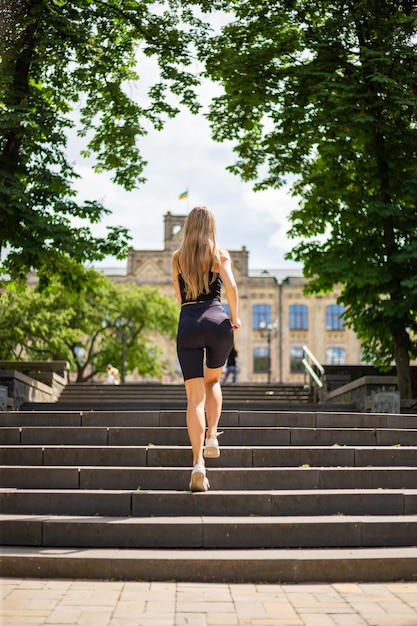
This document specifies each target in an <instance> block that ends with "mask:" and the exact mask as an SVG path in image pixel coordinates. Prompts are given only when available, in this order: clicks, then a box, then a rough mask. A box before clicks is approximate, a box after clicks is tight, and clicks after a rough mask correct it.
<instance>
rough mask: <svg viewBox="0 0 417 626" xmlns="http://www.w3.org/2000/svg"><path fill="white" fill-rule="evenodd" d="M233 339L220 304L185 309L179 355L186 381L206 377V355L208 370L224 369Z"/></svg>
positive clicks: (179, 336) (181, 322)
mask: <svg viewBox="0 0 417 626" xmlns="http://www.w3.org/2000/svg"><path fill="white" fill-rule="evenodd" d="M233 339H234V337H233V329H232V325H231V323H230V319H229V318H228V317H227V315H226V312H225V310H224V309H223V307H222V305H221V304H220V302H219V301H218V300H209V301H208V302H197V303H195V304H186V305H185V306H183V307H182V308H181V314H180V319H179V324H178V335H177V352H178V359H179V362H180V365H181V370H182V374H183V376H184V380H189V379H190V378H203V377H204V353H205V357H206V365H207V367H209V368H211V369H215V368H217V367H222V366H223V365H224V364H225V362H226V359H227V357H228V356H229V353H230V351H231V349H232V347H233Z"/></svg>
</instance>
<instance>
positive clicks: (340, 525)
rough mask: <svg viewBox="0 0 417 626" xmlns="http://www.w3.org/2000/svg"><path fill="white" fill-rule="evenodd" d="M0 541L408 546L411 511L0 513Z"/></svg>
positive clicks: (416, 537)
mask: <svg viewBox="0 0 417 626" xmlns="http://www.w3.org/2000/svg"><path fill="white" fill-rule="evenodd" d="M0 529H1V536H2V542H3V544H4V545H30V546H43V547H77V548H78V547H88V548H96V547H97V548H122V547H123V548H153V549H155V548H158V549H161V548H193V549H217V550H218V549H243V548H247V549H254V548H264V549H268V548H336V547H367V548H369V547H381V546H383V547H388V546H404V547H412V546H415V545H416V544H417V515H409V516H400V517H399V516H389V515H384V516H356V515H351V516H337V515H336V516H320V517H315V516H302V517H300V516H291V517H275V516H268V517H262V516H258V517H256V516H249V517H245V516H239V517H232V516H228V517H227V518H225V517H224V516H220V517H217V516H207V517H204V516H196V517H190V516H189V517H184V516H177V517H175V518H173V517H143V518H139V517H115V516H112V517H97V516H78V517H69V516H68V517H67V516H38V515H32V516H30V517H28V516H27V515H12V514H10V515H0Z"/></svg>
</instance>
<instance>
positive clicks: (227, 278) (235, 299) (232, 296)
mask: <svg viewBox="0 0 417 626" xmlns="http://www.w3.org/2000/svg"><path fill="white" fill-rule="evenodd" d="M219 274H220V277H221V279H222V281H223V285H224V288H225V291H226V298H227V302H228V304H229V308H230V323H231V324H232V327H233V328H235V329H237V328H240V325H241V322H240V319H239V314H238V304H239V296H238V290H237V285H236V281H235V277H234V276H233V270H232V261H231V258H230V254H229V253H228V252H227V250H222V251H221V258H220V269H219Z"/></svg>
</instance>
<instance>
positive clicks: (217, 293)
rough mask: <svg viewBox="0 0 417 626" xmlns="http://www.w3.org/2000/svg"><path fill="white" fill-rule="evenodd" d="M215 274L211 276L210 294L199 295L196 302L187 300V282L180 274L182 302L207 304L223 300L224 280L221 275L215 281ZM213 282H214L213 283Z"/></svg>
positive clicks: (211, 273)
mask: <svg viewBox="0 0 417 626" xmlns="http://www.w3.org/2000/svg"><path fill="white" fill-rule="evenodd" d="M213 276H214V274H213V272H210V274H209V291H208V293H200V294H198V296H197V298H195V300H187V298H186V296H185V282H184V279H183V277H182V276H181V274H178V283H179V286H180V293H181V302H182V304H185V303H186V302H207V301H208V300H218V301H219V302H220V300H221V288H222V279H221V278H220V274H217V276H216V278H215V279H214V280H213ZM211 281H213V282H211Z"/></svg>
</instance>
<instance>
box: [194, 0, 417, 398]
mask: <svg viewBox="0 0 417 626" xmlns="http://www.w3.org/2000/svg"><path fill="white" fill-rule="evenodd" d="M196 4H199V5H201V6H202V8H203V9H206V10H210V8H211V7H210V5H211V4H215V6H216V8H223V9H224V10H225V11H230V12H233V13H232V14H231V19H230V21H229V23H227V24H226V25H225V26H224V27H223V28H222V29H221V32H220V33H219V34H218V35H217V36H213V37H212V38H211V39H210V40H206V41H204V42H202V44H201V46H200V55H201V58H202V59H204V60H205V63H206V72H207V75H208V76H209V77H210V78H212V79H214V80H215V81H218V82H220V83H221V84H222V85H223V87H224V93H223V94H222V95H220V96H219V97H217V98H215V99H214V101H213V104H212V107H211V111H210V114H209V119H210V122H211V125H212V128H213V135H214V138H215V139H217V140H219V141H225V140H232V141H233V142H234V144H235V148H234V149H235V152H236V153H237V161H236V163H235V164H234V165H233V166H231V168H230V169H231V170H232V171H233V172H235V173H237V174H239V175H240V176H241V177H242V178H243V179H244V180H247V181H249V180H254V181H256V185H255V188H256V189H264V188H268V187H275V188H277V187H279V186H281V185H282V184H283V183H284V182H286V181H288V180H289V181H291V180H292V181H295V183H294V186H293V191H294V194H296V195H298V196H299V197H300V198H301V202H300V204H299V208H298V209H297V210H295V211H293V213H292V215H291V216H290V218H291V221H292V228H291V231H290V236H291V237H294V238H295V237H297V238H301V242H300V243H297V244H296V245H295V247H294V248H293V251H292V252H291V253H290V254H289V258H292V259H294V260H297V261H302V262H303V263H304V271H305V275H306V277H307V278H309V279H310V282H309V285H308V291H309V292H310V293H318V292H320V291H326V290H330V289H332V287H333V286H334V285H335V284H337V283H342V284H343V285H344V288H343V293H342V296H341V299H340V300H341V302H343V303H344V305H345V307H346V321H347V323H348V324H350V325H351V326H352V327H353V329H354V330H355V331H356V332H357V334H358V336H359V338H360V339H361V340H362V341H363V343H364V347H365V354H366V356H367V358H368V359H372V360H374V361H375V362H376V364H385V365H386V364H387V363H388V362H392V360H393V359H394V360H395V363H396V366H397V373H398V377H399V390H400V392H401V396H402V397H404V398H409V397H410V396H411V378H410V367H409V364H410V358H415V357H417V341H416V332H417V319H416V317H417V314H416V312H417V210H416V198H417V158H416V157H417V126H416V123H417V73H416V67H417V50H416V35H417V12H416V5H415V2H412V1H410V0H323V1H322V2H317V1H316V0H262V2H253V1H252V0H235V1H233V2H232V1H227V0H225V1H223V2H221V1H220V2H217V3H204V2H203V3H201V2H196Z"/></svg>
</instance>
